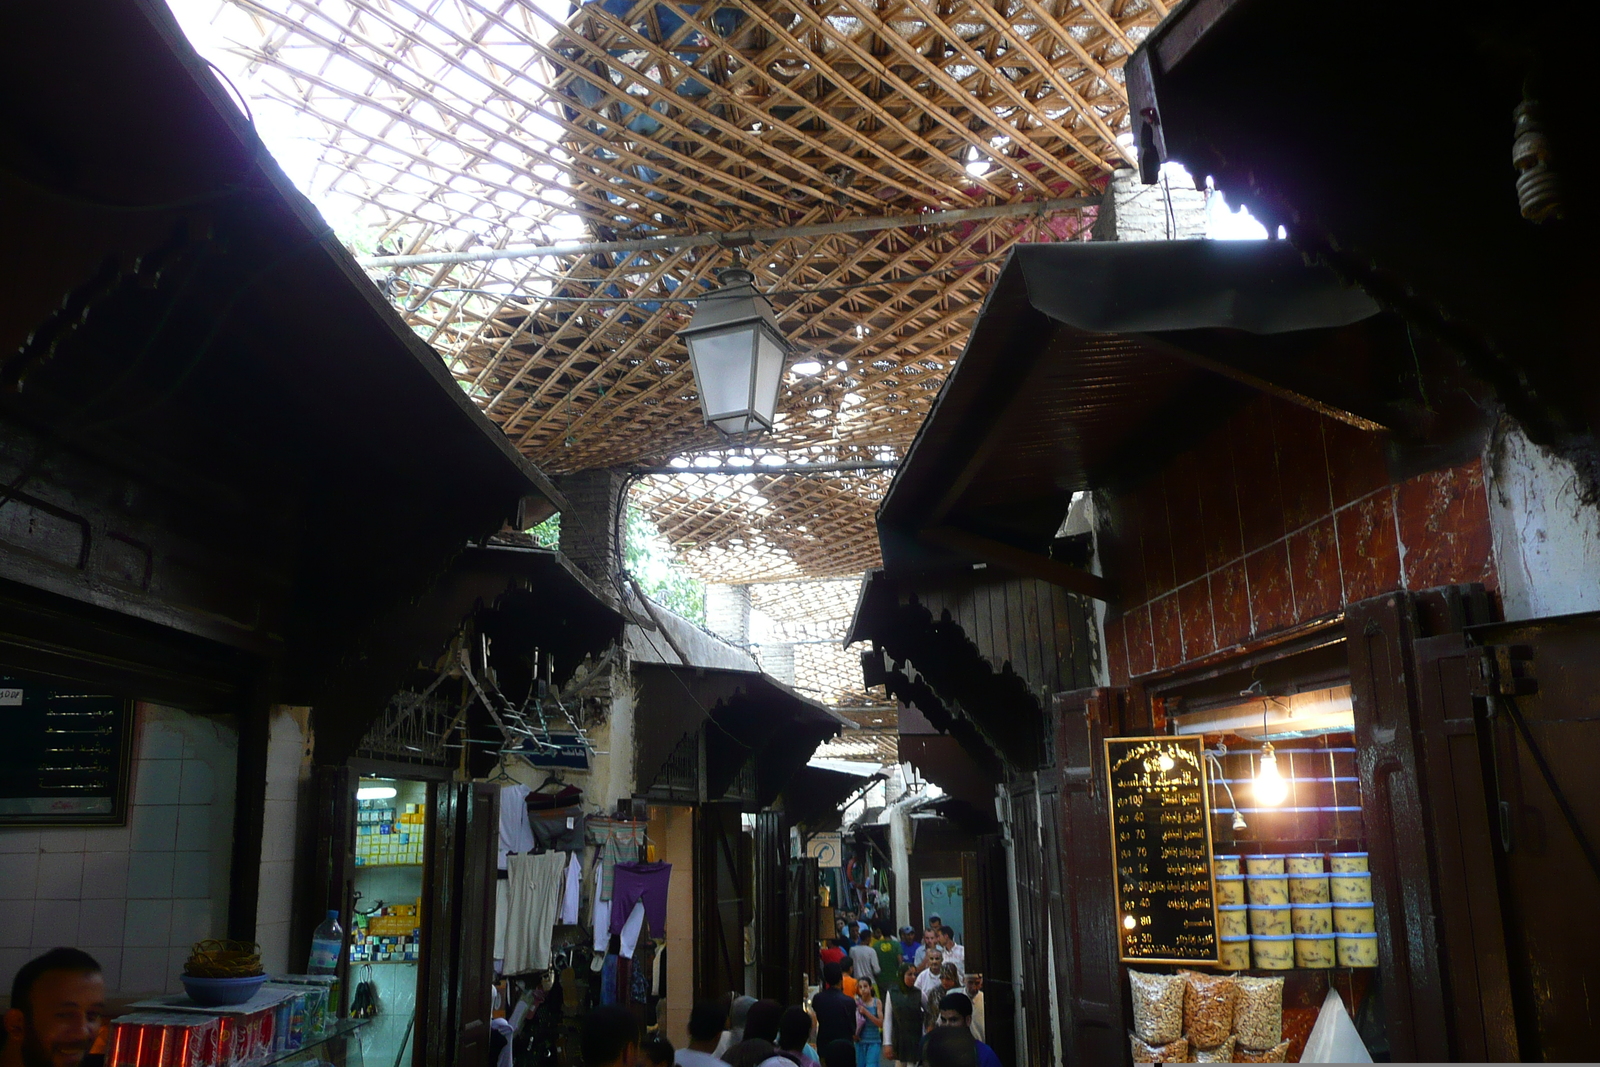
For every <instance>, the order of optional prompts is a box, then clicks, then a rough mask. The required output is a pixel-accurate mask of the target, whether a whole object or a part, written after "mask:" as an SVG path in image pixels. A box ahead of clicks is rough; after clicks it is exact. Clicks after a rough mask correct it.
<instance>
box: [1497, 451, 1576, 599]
mask: <svg viewBox="0 0 1600 1067" xmlns="http://www.w3.org/2000/svg"><path fill="white" fill-rule="evenodd" d="M1485 468H1486V469H1487V471H1488V479H1487V482H1488V485H1487V488H1488V491H1489V522H1490V526H1491V528H1492V530H1493V532H1494V548H1495V559H1496V562H1497V564H1498V568H1499V572H1500V595H1501V598H1502V601H1503V603H1504V607H1505V614H1506V618H1507V619H1513V620H1515V619H1530V618H1537V617H1540V616H1544V615H1567V614H1571V613H1573V612H1579V611H1596V610H1600V507H1597V506H1596V505H1595V504H1594V503H1593V502H1585V501H1584V500H1583V499H1582V496H1581V494H1582V483H1581V482H1580V481H1579V479H1578V477H1577V475H1576V472H1575V471H1574V470H1573V467H1572V464H1571V463H1569V462H1567V461H1566V460H1564V459H1561V458H1560V457H1558V456H1555V455H1552V454H1551V453H1550V452H1547V451H1545V450H1544V449H1543V448H1540V447H1539V446H1538V445H1536V444H1534V443H1533V442H1531V441H1529V440H1528V439H1527V437H1525V436H1524V435H1523V434H1522V432H1521V430H1519V429H1518V428H1517V427H1516V426H1514V425H1512V424H1510V422H1509V420H1508V421H1507V422H1506V423H1505V424H1504V425H1502V426H1501V427H1500V429H1499V431H1498V432H1497V433H1496V434H1495V436H1494V439H1493V441H1492V442H1491V444H1490V446H1489V454H1488V457H1487V462H1486V463H1485Z"/></svg>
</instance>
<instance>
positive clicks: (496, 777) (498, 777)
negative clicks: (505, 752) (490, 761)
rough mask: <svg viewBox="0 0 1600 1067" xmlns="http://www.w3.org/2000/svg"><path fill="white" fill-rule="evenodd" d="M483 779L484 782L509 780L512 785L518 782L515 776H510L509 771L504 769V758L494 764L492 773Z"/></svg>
mask: <svg viewBox="0 0 1600 1067" xmlns="http://www.w3.org/2000/svg"><path fill="white" fill-rule="evenodd" d="M484 781H485V782H510V783H511V784H512V785H516V784H518V783H517V780H516V779H515V778H513V777H511V775H510V773H508V772H507V771H506V761H505V760H501V761H500V762H499V763H497V764H495V768H494V773H493V774H491V775H490V776H489V777H487V778H485V779H484Z"/></svg>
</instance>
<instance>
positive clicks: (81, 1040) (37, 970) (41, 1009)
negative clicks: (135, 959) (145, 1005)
mask: <svg viewBox="0 0 1600 1067" xmlns="http://www.w3.org/2000/svg"><path fill="white" fill-rule="evenodd" d="M105 1001H106V983H105V979H103V978H102V977H101V976H100V964H98V963H96V962H95V959H94V957H93V956H91V955H89V954H88V953H87V952H80V951H78V950H77V949H75V948H55V949H51V950H50V951H49V952H46V953H45V954H44V955H43V956H40V957H39V958H37V959H33V960H29V961H28V962H27V963H25V964H23V965H22V969H21V970H20V971H18V972H17V977H16V980H15V981H13V982H12V983H11V1008H10V1010H9V1011H7V1012H6V1015H5V1044H4V1045H3V1046H0V1067H78V1065H79V1064H80V1063H82V1062H83V1058H84V1057H85V1056H87V1055H88V1054H89V1049H90V1048H91V1047H92V1046H93V1045H94V1039H95V1036H96V1035H97V1034H99V1032H100V1021H101V1019H102V1017H103V1016H104V1014H105V1007H106V1003H105Z"/></svg>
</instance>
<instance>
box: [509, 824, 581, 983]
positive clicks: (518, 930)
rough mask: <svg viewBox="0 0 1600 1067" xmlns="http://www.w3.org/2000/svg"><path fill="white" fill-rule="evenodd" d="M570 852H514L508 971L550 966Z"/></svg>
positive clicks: (536, 969) (521, 972)
mask: <svg viewBox="0 0 1600 1067" xmlns="http://www.w3.org/2000/svg"><path fill="white" fill-rule="evenodd" d="M566 858H567V857H566V853H564V852H544V853H540V854H539V855H537V856H511V857H509V858H508V860H507V864H506V873H507V877H506V902H507V907H506V946H505V947H506V955H505V961H506V962H505V973H506V974H527V973H528V972H530V971H542V970H544V969H545V968H546V967H548V966H550V938H551V935H552V934H554V933H555V926H556V909H557V908H558V906H559V905H560V903H561V881H562V873H563V871H564V870H565V867H566Z"/></svg>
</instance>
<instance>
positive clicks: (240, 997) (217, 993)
mask: <svg viewBox="0 0 1600 1067" xmlns="http://www.w3.org/2000/svg"><path fill="white" fill-rule="evenodd" d="M181 980H182V982H183V989H184V992H186V993H188V994H189V999H190V1000H192V1001H194V1002H195V1003H196V1004H204V1005H205V1006H206V1007H208V1008H221V1007H225V1006H227V1005H229V1004H243V1003H244V1002H245V1001H247V1000H249V999H250V998H251V997H253V996H255V995H256V990H258V989H260V988H261V987H262V985H263V984H265V983H266V980H267V976H266V975H264V974H258V975H255V976H254V977H251V978H195V977H193V976H191V975H187V974H185V975H182V976H181Z"/></svg>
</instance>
